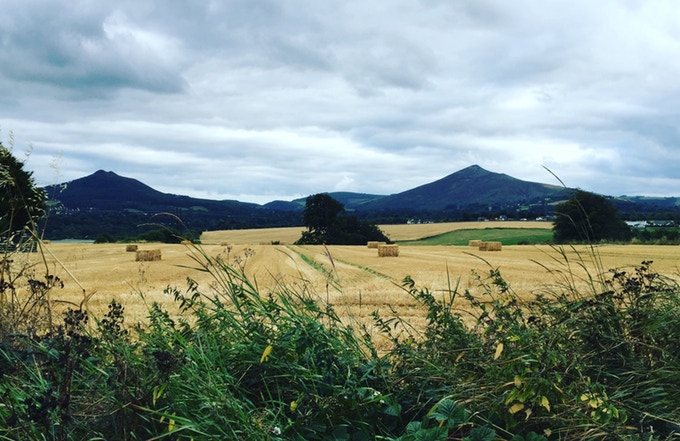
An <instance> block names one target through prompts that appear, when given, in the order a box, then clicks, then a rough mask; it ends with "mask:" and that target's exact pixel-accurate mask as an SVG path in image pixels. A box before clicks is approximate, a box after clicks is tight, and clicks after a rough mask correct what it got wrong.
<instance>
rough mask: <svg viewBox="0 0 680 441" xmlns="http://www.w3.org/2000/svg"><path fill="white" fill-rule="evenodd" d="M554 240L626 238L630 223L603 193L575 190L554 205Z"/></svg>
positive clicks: (577, 240) (629, 232)
mask: <svg viewBox="0 0 680 441" xmlns="http://www.w3.org/2000/svg"><path fill="white" fill-rule="evenodd" d="M553 233H554V240H555V242H557V243H567V242H589V243H593V242H600V241H603V240H605V241H627V240H630V238H631V231H630V227H629V226H628V225H626V223H625V222H624V221H623V220H622V219H621V218H619V213H618V210H617V209H616V207H615V206H614V204H612V203H611V201H609V200H608V199H607V198H605V197H604V196H600V195H597V194H594V193H589V192H587V191H583V190H576V191H574V194H573V195H572V196H571V197H570V198H569V199H568V200H567V201H565V202H563V203H561V204H559V205H557V206H556V207H555V224H554V226H553Z"/></svg>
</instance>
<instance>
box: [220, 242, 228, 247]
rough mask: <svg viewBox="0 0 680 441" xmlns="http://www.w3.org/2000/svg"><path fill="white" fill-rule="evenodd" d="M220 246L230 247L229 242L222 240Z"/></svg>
mask: <svg viewBox="0 0 680 441" xmlns="http://www.w3.org/2000/svg"><path fill="white" fill-rule="evenodd" d="M220 246H221V247H228V246H229V242H220Z"/></svg>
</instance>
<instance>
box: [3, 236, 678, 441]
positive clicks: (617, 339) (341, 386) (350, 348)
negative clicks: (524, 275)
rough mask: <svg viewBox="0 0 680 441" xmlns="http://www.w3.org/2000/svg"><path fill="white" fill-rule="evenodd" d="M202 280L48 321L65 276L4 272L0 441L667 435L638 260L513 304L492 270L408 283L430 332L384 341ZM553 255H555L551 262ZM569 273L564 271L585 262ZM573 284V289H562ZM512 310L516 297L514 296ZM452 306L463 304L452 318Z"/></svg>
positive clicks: (671, 410) (670, 331) (664, 312)
mask: <svg viewBox="0 0 680 441" xmlns="http://www.w3.org/2000/svg"><path fill="white" fill-rule="evenodd" d="M194 251H195V254H194V258H195V266H196V269H197V271H201V272H202V273H208V274H210V275H211V278H212V282H211V283H209V284H207V285H198V284H197V283H195V282H193V281H192V280H188V282H187V285H186V287H185V288H183V289H181V290H180V289H177V288H168V289H167V290H166V294H167V295H168V296H172V297H173V298H174V299H175V302H176V305H177V306H178V307H179V308H180V310H181V312H182V313H181V314H180V315H179V316H177V315H174V314H171V313H170V312H168V311H167V310H166V309H164V308H163V307H161V306H160V305H158V304H154V303H151V306H150V307H149V311H148V320H147V321H146V322H145V323H143V324H136V325H134V326H129V325H128V324H127V323H126V321H125V311H124V309H123V307H122V306H121V305H120V304H119V303H117V302H115V301H114V302H112V303H111V304H110V306H109V311H108V313H106V314H104V315H103V316H101V317H93V316H89V315H88V314H87V313H86V312H85V310H84V308H82V306H83V305H73V307H72V308H71V309H69V310H68V312H67V313H66V314H64V316H63V318H62V319H59V318H58V317H53V316H52V311H53V308H52V306H53V303H54V302H52V301H51V298H50V291H51V290H52V289H53V288H54V287H55V286H56V285H57V284H59V283H61V281H59V280H58V279H55V278H53V277H46V278H43V277H42V276H38V275H37V274H39V272H38V271H26V270H24V271H18V269H16V268H14V267H12V266H11V264H10V263H8V264H6V265H5V266H3V285H2V297H1V300H2V302H1V303H0V308H2V311H0V312H1V313H2V315H1V317H2V326H1V327H0V332H1V334H0V337H1V339H0V395H1V396H2V400H1V401H0V403H1V404H0V439H17V440H19V439H21V440H27V439H29V440H32V439H57V440H66V439H195V440H199V439H253V440H260V439H262V440H265V439H306V440H309V439H311V440H314V439H318V440H325V439H328V440H367V439H382V440H395V441H396V440H402V441H406V440H429V439H431V440H451V439H469V440H491V439H506V440H510V439H513V440H516V441H519V440H529V439H531V440H541V439H583V440H585V439H630V440H638V439H639V440H642V439H644V440H654V439H659V440H662V439H676V437H677V436H678V435H677V434H678V433H679V432H680V426H679V424H680V391H679V390H678V388H677V384H680V354H678V351H677V341H678V338H680V296H679V293H680V287H679V286H678V284H677V282H676V281H675V280H672V279H668V278H665V277H662V276H660V275H658V274H656V273H655V272H654V271H653V269H652V268H653V267H652V266H651V262H642V263H641V264H640V265H639V267H638V268H636V269H635V270H634V271H632V272H623V271H609V272H605V273H600V272H599V270H598V269H597V268H593V270H592V277H591V278H590V279H589V285H588V286H589V288H588V289H587V290H586V291H587V292H584V291H583V290H579V291H578V292H577V291H576V290H575V289H574V285H572V284H570V283H569V278H568V274H561V275H557V274H556V275H555V277H560V280H562V281H563V283H561V284H557V285H555V286H556V287H555V288H553V290H552V291H551V292H550V293H547V294H545V295H544V296H542V297H539V298H536V299H535V301H522V300H520V296H519V295H518V293H515V292H514V291H513V290H512V287H511V286H508V284H507V283H506V282H505V281H504V280H503V277H502V274H501V273H500V272H499V271H498V270H497V269H495V268H493V267H489V268H488V272H485V273H480V274H478V275H477V280H478V284H479V286H480V287H482V290H483V292H484V294H483V295H482V296H481V297H480V296H478V295H477V296H472V295H471V294H470V292H469V291H467V290H464V289H459V288H458V287H457V286H455V285H453V284H452V286H450V289H449V290H448V291H447V292H446V293H445V295H443V296H441V295H439V294H437V295H435V294H434V293H432V292H430V291H429V290H428V289H427V288H426V287H420V286H418V284H417V282H416V281H414V280H412V279H411V278H409V277H406V278H404V280H403V283H402V288H403V290H404V292H405V293H407V294H408V295H410V296H411V297H412V298H413V299H414V300H416V301H417V302H418V304H419V305H420V306H421V308H422V309H423V311H424V313H425V314H426V317H427V325H426V326H425V327H424V328H422V329H421V328H418V329H416V328H414V327H413V326H411V325H410V324H409V323H408V321H406V320H403V319H402V318H401V317H400V316H399V314H398V313H397V312H396V311H394V312H393V313H392V314H382V315H381V314H379V313H377V312H376V313H374V314H373V320H374V325H375V326H377V327H378V328H379V330H380V332H381V334H382V335H383V336H384V337H387V338H388V339H389V341H390V342H391V344H390V346H389V348H388V349H387V350H384V351H378V350H377V348H376V346H375V344H374V341H373V339H372V338H371V337H370V334H369V332H368V331H367V329H366V328H365V327H363V326H362V325H359V324H358V323H355V322H353V321H352V320H347V319H341V318H340V317H339V315H338V314H337V313H336V311H335V309H334V307H333V305H330V304H327V303H325V302H323V301H322V300H321V298H322V297H323V296H319V295H318V294H317V293H315V292H313V291H312V290H310V289H309V287H306V286H304V285H302V286H301V285H286V284H283V283H282V284H281V285H280V286H278V287H277V288H276V289H275V290H273V291H271V292H270V293H267V294H265V293H262V292H260V290H259V289H258V288H257V286H256V285H255V284H254V283H253V282H252V281H250V280H249V279H248V277H246V276H245V268H244V265H245V264H244V260H243V259H242V258H238V259H237V258H236V257H238V256H234V259H233V260H230V261H227V260H225V259H223V258H220V257H216V258H213V257H210V256H208V255H207V254H206V253H203V252H202V250H201V249H200V248H195V249H194ZM555 252H556V254H557V255H558V256H560V255H562V256H566V253H562V254H560V253H561V252H560V249H556V250H555ZM572 264H574V265H576V266H578V265H579V262H573V263H572ZM565 276H567V277H565ZM522 298H524V297H522ZM460 300H464V302H465V307H463V308H454V307H453V304H454V301H456V302H458V301H460Z"/></svg>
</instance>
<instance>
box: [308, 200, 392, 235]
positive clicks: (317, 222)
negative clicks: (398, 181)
mask: <svg viewBox="0 0 680 441" xmlns="http://www.w3.org/2000/svg"><path fill="white" fill-rule="evenodd" d="M302 221H303V223H304V225H305V227H307V231H303V232H302V237H301V238H300V239H298V241H297V242H296V243H297V244H305V245H321V244H327V245H364V244H366V242H368V241H379V242H389V239H388V238H387V236H385V234H384V233H383V232H382V231H381V230H380V228H378V227H377V226H376V225H373V224H370V223H367V222H362V221H360V220H359V219H357V217H356V216H349V215H347V214H346V213H345V206H344V205H343V204H342V203H341V202H339V201H337V200H335V199H333V198H332V197H331V196H330V195H328V194H325V193H319V194H315V195H312V196H309V197H308V198H307V201H306V204H305V212H304V214H303V216H302Z"/></svg>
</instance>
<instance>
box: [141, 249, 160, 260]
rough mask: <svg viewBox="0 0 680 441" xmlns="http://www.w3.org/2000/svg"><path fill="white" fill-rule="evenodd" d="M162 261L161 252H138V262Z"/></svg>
mask: <svg viewBox="0 0 680 441" xmlns="http://www.w3.org/2000/svg"><path fill="white" fill-rule="evenodd" d="M159 260H161V250H137V253H136V254H135V261H136V262H156V261H159Z"/></svg>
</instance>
